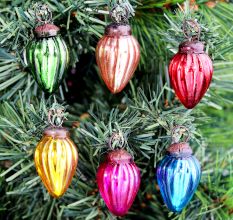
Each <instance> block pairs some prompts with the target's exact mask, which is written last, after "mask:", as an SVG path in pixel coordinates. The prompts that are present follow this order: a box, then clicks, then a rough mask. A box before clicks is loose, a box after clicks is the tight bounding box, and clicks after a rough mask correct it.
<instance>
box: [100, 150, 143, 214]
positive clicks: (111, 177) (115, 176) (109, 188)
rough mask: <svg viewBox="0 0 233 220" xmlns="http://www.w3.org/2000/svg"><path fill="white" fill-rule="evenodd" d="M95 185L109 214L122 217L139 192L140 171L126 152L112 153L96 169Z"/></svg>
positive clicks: (117, 151)
mask: <svg viewBox="0 0 233 220" xmlns="http://www.w3.org/2000/svg"><path fill="white" fill-rule="evenodd" d="M97 184H98V187H99V191H100V194H101V196H102V198H103V200H104V201H105V203H106V205H107V207H108V209H109V210H110V212H112V213H113V214H114V215H116V216H123V215H125V214H127V212H128V210H129V209H130V207H131V205H132V204H133V201H134V199H135V197H136V194H137V192H138V190H139V186H140V171H139V169H138V167H137V166H136V164H135V163H134V162H133V161H132V157H131V156H130V155H129V154H128V153H127V152H126V151H124V150H116V151H112V152H110V153H109V154H108V155H107V159H106V161H105V162H104V163H101V164H100V166H99V168H98V171H97Z"/></svg>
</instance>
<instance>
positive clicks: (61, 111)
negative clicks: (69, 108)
mask: <svg viewBox="0 0 233 220" xmlns="http://www.w3.org/2000/svg"><path fill="white" fill-rule="evenodd" d="M66 115H67V113H65V107H63V106H61V105H59V104H57V103H54V104H53V105H52V107H51V108H50V109H49V111H48V123H49V124H50V125H51V126H52V127H62V124H63V122H64V120H67V118H66Z"/></svg>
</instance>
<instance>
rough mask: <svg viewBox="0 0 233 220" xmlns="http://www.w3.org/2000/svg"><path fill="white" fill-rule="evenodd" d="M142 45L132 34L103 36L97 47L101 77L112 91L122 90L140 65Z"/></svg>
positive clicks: (97, 59)
mask: <svg viewBox="0 0 233 220" xmlns="http://www.w3.org/2000/svg"><path fill="white" fill-rule="evenodd" d="M139 60H140V46H139V43H138V41H137V40H136V39H135V38H134V37H133V36H132V35H128V36H115V37H113V36H106V35H105V36H103V37H102V38H101V39H100V41H99V42H98V45H97V48H96V61H97V64H98V66H99V69H100V73H101V77H102V79H103V80H104V82H105V84H106V86H107V87H108V89H109V90H110V91H111V92H112V93H119V92H121V91H122V90H123V89H124V88H125V86H126V85H127V84H128V82H129V80H130V79H131V78H132V77H133V74H134V72H135V70H136V68H137V66H138V63H139Z"/></svg>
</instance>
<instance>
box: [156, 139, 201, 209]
mask: <svg viewBox="0 0 233 220" xmlns="http://www.w3.org/2000/svg"><path fill="white" fill-rule="evenodd" d="M156 176H157V182H158V185H159V188H160V192H161V195H162V198H163V201H164V203H165V204H166V205H167V207H168V208H169V209H170V210H171V211H172V212H181V211H182V209H183V208H184V207H185V206H186V205H187V204H188V203H189V201H190V200H191V199H192V197H193V195H194V193H195V191H196V189H197V187H198V185H199V182H200V178H201V168H200V164H199V161H198V160H197V159H196V157H195V156H193V155H192V149H191V148H190V146H189V144H188V143H186V142H182V143H174V144H172V145H171V146H170V147H169V148H168V150H167V155H166V156H165V157H164V158H163V159H162V160H161V161H160V162H159V164H158V166H157V169H156Z"/></svg>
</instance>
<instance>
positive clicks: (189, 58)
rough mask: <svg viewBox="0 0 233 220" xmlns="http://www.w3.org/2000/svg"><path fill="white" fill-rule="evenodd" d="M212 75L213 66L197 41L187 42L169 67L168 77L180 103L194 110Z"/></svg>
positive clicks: (181, 46) (182, 45)
mask: <svg viewBox="0 0 233 220" xmlns="http://www.w3.org/2000/svg"><path fill="white" fill-rule="evenodd" d="M212 75H213V64H212V61H211V59H210V57H209V56H208V55H207V54H206V53H205V52H204V45H203V43H201V42H199V41H187V42H184V43H182V44H181V45H180V46H179V52H178V53H177V54H176V55H175V56H174V57H173V58H172V60H171V62H170V65H169V76H170V81H171V85H172V87H173V89H174V90H175V93H176V95H177V96H178V98H179V100H180V102H181V103H182V104H183V105H184V106H185V107H186V108H188V109H192V108H194V107H195V106H196V105H197V104H198V103H199V102H200V100H201V99H202V97H203V96H204V95H205V93H206V91H207V89H208V88H209V86H210V83H211V79H212Z"/></svg>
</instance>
